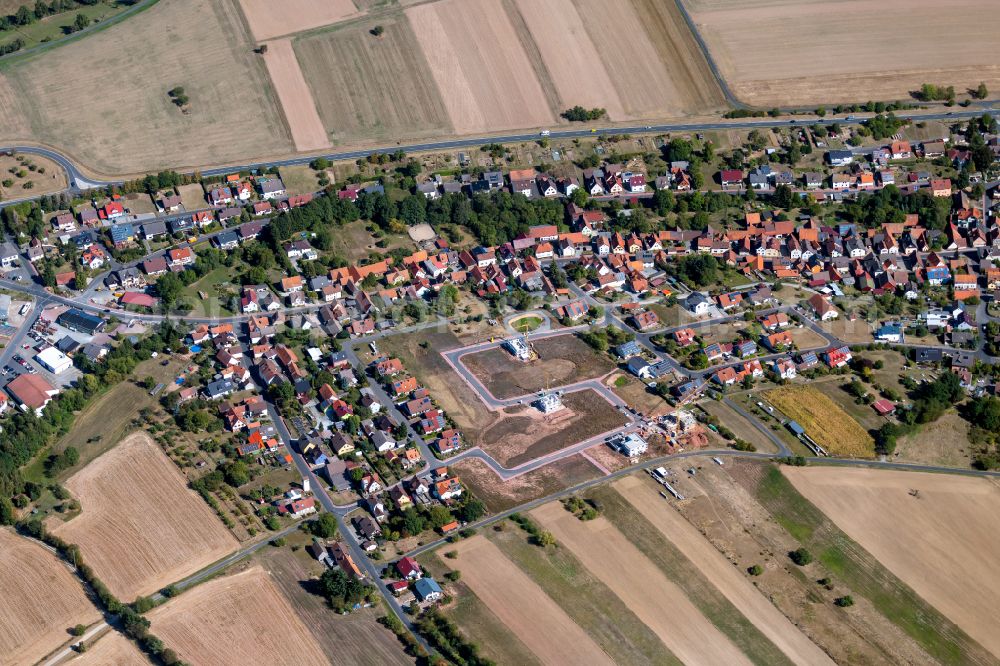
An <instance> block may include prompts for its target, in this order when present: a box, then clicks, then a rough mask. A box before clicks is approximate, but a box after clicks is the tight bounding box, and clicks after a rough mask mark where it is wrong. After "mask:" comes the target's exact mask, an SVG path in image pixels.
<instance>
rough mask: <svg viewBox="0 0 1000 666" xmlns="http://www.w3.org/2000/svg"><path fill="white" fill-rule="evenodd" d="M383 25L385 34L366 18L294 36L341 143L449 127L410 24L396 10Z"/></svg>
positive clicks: (320, 106)
mask: <svg viewBox="0 0 1000 666" xmlns="http://www.w3.org/2000/svg"><path fill="white" fill-rule="evenodd" d="M379 25H381V26H382V28H383V29H384V30H385V32H383V33H382V34H381V35H380V36H379V37H374V36H372V35H371V34H370V32H369V31H370V30H371V29H372V25H371V24H370V23H368V22H362V23H358V24H356V25H350V26H345V27H343V28H342V29H339V30H336V31H332V32H322V33H318V34H315V35H312V36H308V37H304V38H301V39H298V40H296V42H295V53H296V55H297V56H298V61H299V63H300V64H301V66H302V72H303V74H304V75H305V79H306V81H307V82H308V84H309V89H310V90H311V91H312V99H313V100H315V103H316V109H317V110H318V112H319V118H320V119H321V121H322V124H323V126H324V127H325V129H326V131H327V132H329V136H330V137H332V139H333V140H334V141H336V142H338V143H343V142H350V141H354V142H357V141H359V140H369V141H374V140H380V141H388V140H392V141H395V140H398V139H399V138H400V137H406V138H418V137H427V136H440V135H444V134H447V133H449V132H450V131H451V124H450V121H449V118H448V113H447V111H446V110H445V103H444V101H443V100H442V97H441V94H440V93H439V92H438V88H437V85H436V84H435V82H434V79H433V77H432V76H431V74H430V68H429V66H428V63H427V59H426V58H425V57H424V53H423V51H421V50H420V48H419V46H418V45H417V38H416V35H414V33H413V29H412V28H411V27H410V23H409V22H408V21H407V20H406V17H405V16H403V15H402V14H398V15H396V16H392V17H386V18H385V19H384V20H380V21H379ZM345 91H350V92H349V93H346V94H345Z"/></svg>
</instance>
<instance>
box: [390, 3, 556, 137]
mask: <svg viewBox="0 0 1000 666" xmlns="http://www.w3.org/2000/svg"><path fill="white" fill-rule="evenodd" d="M406 16H407V17H408V18H409V20H410V23H411V25H412V26H413V31H414V33H415V34H416V37H417V42H418V43H419V45H420V48H421V49H423V52H424V55H425V56H426V58H427V62H428V64H429V66H430V70H431V74H432V75H433V77H434V80H435V81H436V82H437V87H438V90H439V91H440V93H441V96H442V98H443V100H444V105H445V108H446V109H447V112H448V117H449V118H450V119H451V124H452V126H453V127H454V129H455V131H456V132H457V133H459V134H469V133H473V132H496V131H500V130H507V129H515V128H524V127H541V126H545V125H549V124H551V123H553V122H554V121H555V115H554V114H553V112H552V109H551V108H549V104H548V102H547V100H546V96H545V93H544V91H543V90H542V87H541V84H540V83H539V81H538V77H537V76H536V75H535V73H534V69H533V68H532V65H531V61H530V59H529V58H528V56H527V54H526V52H525V50H524V47H523V45H522V44H521V42H520V40H519V39H518V37H517V33H516V31H515V29H514V26H513V24H512V23H511V20H510V17H509V16H508V15H507V13H506V12H505V11H504V8H503V3H502V0H441V1H440V2H434V3H428V4H422V5H417V6H414V7H410V8H408V9H407V10H406Z"/></svg>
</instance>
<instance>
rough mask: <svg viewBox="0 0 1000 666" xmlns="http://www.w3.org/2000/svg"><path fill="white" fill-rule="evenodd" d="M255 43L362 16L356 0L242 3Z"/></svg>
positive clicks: (242, 0) (254, 0) (250, 0)
mask: <svg viewBox="0 0 1000 666" xmlns="http://www.w3.org/2000/svg"><path fill="white" fill-rule="evenodd" d="M240 6H241V7H242V8H243V15H244V16H246V18H247V23H249V24H250V32H251V33H253V36H254V39H256V40H257V41H258V42H263V41H265V40H268V39H273V38H274V37H282V36H284V35H290V34H292V33H294V32H302V31H303V30H310V29H312V28H319V27H322V26H324V25H330V24H331V23H336V22H338V21H343V20H344V19H346V18H350V17H352V16H357V15H358V13H359V12H358V10H357V8H356V7H355V6H354V2H352V0H280V2H276V1H275V0H240Z"/></svg>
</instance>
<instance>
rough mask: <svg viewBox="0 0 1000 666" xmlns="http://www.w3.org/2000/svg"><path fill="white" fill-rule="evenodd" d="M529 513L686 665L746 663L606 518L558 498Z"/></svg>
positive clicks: (692, 605) (678, 589) (743, 657)
mask: <svg viewBox="0 0 1000 666" xmlns="http://www.w3.org/2000/svg"><path fill="white" fill-rule="evenodd" d="M531 515H532V516H533V517H534V518H536V519H537V520H538V521H539V523H541V525H542V526H543V528H544V529H547V530H549V531H551V532H552V533H553V534H554V535H555V537H556V540H557V541H558V543H559V545H560V547H565V548H569V549H570V551H571V552H572V553H573V554H574V555H575V556H576V557H577V558H578V559H579V560H580V561H581V562H582V563H583V564H584V566H586V567H587V569H589V570H590V572H591V573H593V574H594V575H595V576H596V577H597V578H599V579H600V580H601V582H603V583H604V584H605V585H607V586H608V587H610V588H611V589H612V590H614V592H615V594H617V595H618V596H619V597H621V599H622V601H624V602H625V604H626V605H628V607H629V608H631V609H632V611H633V612H634V613H635V614H636V615H637V616H638V617H639V619H640V620H642V621H643V622H644V623H645V624H646V626H648V627H649V628H650V629H652V630H653V632H654V633H656V635H657V636H659V637H660V640H662V641H663V643H664V645H666V646H667V647H668V648H670V651H671V652H673V653H674V655H676V656H677V658H678V659H680V660H681V661H683V662H684V663H685V664H689V665H691V666H694V665H697V664H705V665H706V666H708V665H717V664H729V665H734V664H750V663H751V662H750V661H749V660H748V659H747V658H746V656H744V655H743V653H742V652H740V650H739V649H737V648H736V646H735V645H733V644H732V642H731V641H730V640H729V639H728V638H727V637H726V636H725V635H724V634H723V633H722V632H720V631H719V630H718V628H716V627H715V625H713V624H712V623H711V622H710V621H709V620H708V619H707V618H706V617H705V616H704V615H702V614H701V612H700V611H699V610H698V609H697V608H696V607H695V606H694V604H692V603H691V601H690V599H688V598H687V596H686V595H685V594H684V593H683V592H682V591H681V589H680V588H678V587H677V585H675V584H674V583H673V582H671V581H670V580H668V579H667V577H666V576H665V575H664V574H663V572H662V571H660V570H659V569H658V568H657V567H656V566H655V565H654V564H653V563H652V562H650V561H649V558H647V557H646V556H645V555H643V554H642V552H640V551H639V549H638V548H636V547H635V546H634V545H633V544H632V543H631V542H630V541H629V540H628V539H626V538H625V537H624V535H622V533H621V532H619V531H618V530H617V529H615V526H614V525H612V524H611V523H610V522H608V521H607V520H606V519H605V518H596V519H594V520H591V521H587V522H584V521H581V520H579V519H577V518H576V517H575V516H574V515H573V514H571V513H570V512H568V511H566V510H565V509H564V508H563V507H562V505H561V504H559V503H558V502H552V503H549V504H546V505H545V506H543V507H541V508H538V509H535V510H534V511H532V512H531Z"/></svg>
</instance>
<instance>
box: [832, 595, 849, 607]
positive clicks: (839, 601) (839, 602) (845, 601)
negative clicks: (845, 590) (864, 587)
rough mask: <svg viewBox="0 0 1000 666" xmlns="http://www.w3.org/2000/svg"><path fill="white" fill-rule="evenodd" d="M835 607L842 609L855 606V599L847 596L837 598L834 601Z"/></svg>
mask: <svg viewBox="0 0 1000 666" xmlns="http://www.w3.org/2000/svg"><path fill="white" fill-rule="evenodd" d="M833 603H834V605H836V606H840V607H841V608H849V607H851V606H853V605H854V597H852V596H851V595H849V594H847V595H844V596H842V597H837V598H836V599H834V600H833Z"/></svg>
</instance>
